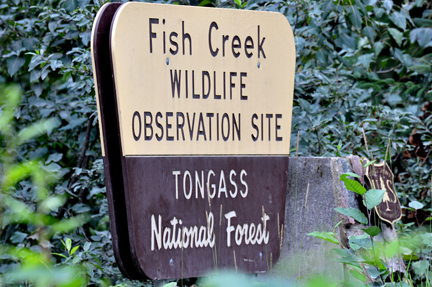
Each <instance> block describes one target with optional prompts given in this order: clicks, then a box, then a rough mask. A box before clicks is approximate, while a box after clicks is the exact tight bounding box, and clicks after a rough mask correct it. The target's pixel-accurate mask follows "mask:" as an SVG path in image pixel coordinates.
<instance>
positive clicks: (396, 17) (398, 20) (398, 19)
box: [390, 12, 406, 31]
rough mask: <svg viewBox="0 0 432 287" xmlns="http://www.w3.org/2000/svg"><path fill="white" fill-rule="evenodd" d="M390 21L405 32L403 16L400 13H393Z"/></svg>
mask: <svg viewBox="0 0 432 287" xmlns="http://www.w3.org/2000/svg"><path fill="white" fill-rule="evenodd" d="M390 20H392V22H393V23H394V24H395V25H396V26H398V27H399V28H401V29H402V30H404V31H405V29H406V18H405V16H404V15H403V14H402V13H400V12H393V13H392V14H391V15H390Z"/></svg>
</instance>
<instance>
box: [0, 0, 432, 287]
mask: <svg viewBox="0 0 432 287" xmlns="http://www.w3.org/2000/svg"><path fill="white" fill-rule="evenodd" d="M191 1H192V0H191ZM163 3H167V4H178V5H190V4H194V5H197V4H200V5H203V6H209V7H223V8H230V9H248V10H264V11H279V12H281V13H283V14H284V15H285V16H286V17H287V19H288V20H289V22H290V23H291V26H292V28H293V32H294V35H295V41H296V49H297V65H296V67H295V69H296V81H295V95H294V109H293V126H292V145H291V147H292V155H295V154H296V146H297V135H298V134H299V139H300V141H299V142H300V144H299V151H298V153H299V155H300V156H307V155H313V156H345V155H348V154H356V155H359V156H366V157H368V158H371V156H372V155H368V154H367V152H366V149H365V147H364V141H363V139H362V136H361V133H362V128H363V129H364V131H365V134H366V137H367V140H368V145H369V151H371V153H373V157H374V158H375V159H378V160H382V159H384V158H385V154H386V150H387V147H388V146H389V153H390V155H391V156H390V157H389V156H387V159H389V158H390V160H389V163H390V165H391V167H392V169H393V171H394V173H395V176H396V177H395V182H396V187H397V191H398V195H399V198H400V201H401V204H402V205H403V206H405V209H404V218H403V219H402V221H401V222H399V223H398V224H397V228H398V230H408V231H409V230H414V229H416V228H418V226H419V225H423V223H424V220H425V219H426V218H427V217H429V215H430V208H429V207H430V205H431V175H430V174H431V168H432V161H431V151H432V146H431V140H432V104H431V103H430V102H429V101H430V100H431V96H432V87H431V82H432V70H431V63H432V3H431V2H430V1H428V0H415V1H409V0H406V1H399V0H394V1H392V0H336V1H322V0H305V1H300V0H299V1H293V0H288V1H278V0H276V1H273V0H251V1H248V2H241V0H235V1H232V0H231V1H218V0H204V1H203V2H201V3H195V2H192V3H189V2H188V0H184V1H181V2H175V1H167V2H163ZM103 4H104V3H103V2H100V1H98V0H78V1H77V0H63V1H54V0H40V1H36V0H22V1H20V0H0V55H1V57H0V84H1V85H2V86H1V88H0V142H1V148H0V162H1V172H0V176H1V189H2V190H1V193H0V210H1V214H0V218H1V220H0V221H1V225H0V228H1V230H0V234H1V237H0V260H1V261H0V285H8V284H10V285H14V284H16V285H17V286H18V285H21V286H23V285H26V286H30V285H32V284H35V285H38V286H54V285H55V286H81V285H85V284H87V285H105V284H106V285H116V284H124V285H120V286H141V285H145V284H146V283H145V282H144V283H143V282H141V283H140V282H131V281H129V280H126V279H124V278H123V276H122V275H121V273H120V272H119V270H118V269H117V267H116V264H115V260H114V257H113V252H112V247H111V242H110V232H109V218H108V210H107V200H106V196H105V192H106V191H105V187H104V174H103V165H102V156H101V147H100V140H99V130H98V125H97V120H98V115H97V109H96V102H95V93H94V83H93V76H92V66H91V57H90V35H91V28H92V23H93V19H94V17H95V15H96V13H97V11H98V10H99V8H100V7H101V6H102V5H103ZM275 29H277V27H275ZM11 84H12V86H11ZM425 225H427V224H424V225H423V227H424V226H425ZM429 240H430V239H429ZM431 245H432V244H431ZM429 251H430V249H428V250H427V253H426V251H425V250H422V251H421V252H420V253H418V259H419V261H417V262H426V263H427V266H429V263H428V260H429V258H430V257H428V256H429V255H428V254H429ZM329 260H330V259H329ZM426 263H424V264H426ZM422 264H423V263H422ZM422 264H420V265H419V264H418V265H419V266H423V267H424V264H423V265H422ZM412 266H415V265H410V268H409V269H410V270H409V271H410V274H411V277H412V279H413V280H415V282H421V281H423V282H425V281H426V280H428V278H429V276H428V272H429V271H428V270H429V268H426V269H424V268H420V267H419V268H413V267H412Z"/></svg>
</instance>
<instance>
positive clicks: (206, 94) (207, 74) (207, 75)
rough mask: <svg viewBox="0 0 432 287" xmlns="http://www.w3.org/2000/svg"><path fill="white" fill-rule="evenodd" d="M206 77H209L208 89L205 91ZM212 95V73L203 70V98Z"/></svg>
mask: <svg viewBox="0 0 432 287" xmlns="http://www.w3.org/2000/svg"><path fill="white" fill-rule="evenodd" d="M204 78H207V83H208V90H207V93H206V92H205V88H204V87H205V85H204V82H205V81H204ZM209 95H210V74H209V72H207V71H202V98H203V99H207V98H208V97H209Z"/></svg>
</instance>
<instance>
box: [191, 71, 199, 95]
mask: <svg viewBox="0 0 432 287" xmlns="http://www.w3.org/2000/svg"><path fill="white" fill-rule="evenodd" d="M192 98H194V99H199V98H200V94H195V71H194V70H192Z"/></svg>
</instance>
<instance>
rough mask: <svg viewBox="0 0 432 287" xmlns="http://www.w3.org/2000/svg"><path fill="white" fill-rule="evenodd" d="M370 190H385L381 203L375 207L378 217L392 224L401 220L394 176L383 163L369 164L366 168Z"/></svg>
mask: <svg viewBox="0 0 432 287" xmlns="http://www.w3.org/2000/svg"><path fill="white" fill-rule="evenodd" d="M366 176H367V178H368V180H369V183H370V185H371V188H373V189H382V190H385V194H384V198H383V200H382V202H381V203H380V204H379V205H377V206H376V207H375V211H376V213H377V214H378V216H379V217H380V218H381V219H382V220H384V221H387V222H388V223H390V224H393V223H394V222H395V221H397V220H399V219H401V217H402V210H401V206H400V203H399V199H398V197H397V194H396V191H395V187H394V175H393V173H392V171H391V169H390V167H389V166H388V165H387V163H386V162H385V161H382V162H380V163H378V164H371V165H369V166H368V167H367V168H366Z"/></svg>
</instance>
